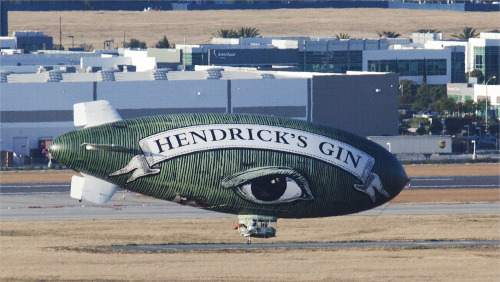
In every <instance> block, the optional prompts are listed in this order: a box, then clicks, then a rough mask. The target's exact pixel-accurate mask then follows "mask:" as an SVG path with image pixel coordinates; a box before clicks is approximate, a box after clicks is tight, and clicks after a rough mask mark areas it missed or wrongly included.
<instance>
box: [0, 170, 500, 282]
mask: <svg viewBox="0 0 500 282" xmlns="http://www.w3.org/2000/svg"><path fill="white" fill-rule="evenodd" d="M498 168H499V167H498V164H469V165H410V166H405V169H406V171H407V173H408V175H409V176H410V177H411V176H432V175H498ZM73 174H74V173H73V172H70V171H56V170H51V171H31V172H26V171H18V172H0V177H1V180H0V182H1V183H7V182H19V181H35V180H36V181H40V182H54V181H64V182H66V181H69V179H70V177H71V175H73ZM414 192H418V193H419V194H418V196H419V197H420V199H421V200H418V199H419V197H416V195H417V194H412V193H414ZM423 192H425V193H426V196H425V195H424V194H421V193H422V191H419V190H415V191H412V190H405V191H403V192H402V193H401V194H400V195H399V196H398V197H396V199H395V200H393V202H395V203H397V202H399V203H418V202H419V201H420V202H429V201H430V200H429V198H437V199H439V202H448V201H449V202H453V203H455V202H476V201H478V202H484V201H486V202H498V200H499V194H498V190H497V189H484V190H481V191H480V192H478V190H473V191H472V190H468V189H463V190H462V189H460V191H457V190H450V191H447V192H440V191H438V190H436V191H434V190H430V191H427V190H425V191H423ZM429 193H431V194H433V193H434V194H433V195H432V197H430V194H429ZM439 193H442V194H441V195H438V194H439ZM488 193H489V194H488ZM471 194H472V195H474V194H476V195H482V196H477V197H476V198H474V199H473V198H471V196H470V195H471ZM452 195H455V196H452ZM457 195H459V196H457ZM488 197H489V198H488ZM424 198H426V199H427V200H425V201H424V200H423V199H424ZM398 199H401V200H399V201H398ZM430 202H432V201H430ZM236 224H237V219H236V218H222V219H171V220H153V219H147V220H94V221H77V222H74V221H45V222H22V221H21V222H1V229H0V265H1V273H0V280H1V281H20V280H23V281H39V280H48V281H62V280H64V281H67V280H84V281H88V280H106V281H165V280H168V281H499V279H500V268H498V261H499V260H500V248H499V246H498V245H491V246H483V247H465V246H455V247H423V246H420V247H418V246H417V247H366V248H323V249H271V250H227V249H219V250H215V251H188V252H163V253H150V252H127V251H113V250H110V249H105V248H102V247H103V246H111V245H127V244H176V243H216V244H221V243H241V242H243V241H244V239H243V238H242V237H239V236H238V235H237V233H236V232H235V231H234V230H232V228H231V226H234V225H236ZM222 227H223V228H222ZM499 230H500V216H499V215H497V214H493V215H478V214H464V215H403V216H357V215H353V216H344V217H330V218H317V219H307V220H296V219H280V221H279V230H278V235H277V237H276V238H271V239H255V240H254V242H255V243H276V242H349V241H423V240H430V241H441V240H445V241H447V240H499V239H500V233H499Z"/></svg>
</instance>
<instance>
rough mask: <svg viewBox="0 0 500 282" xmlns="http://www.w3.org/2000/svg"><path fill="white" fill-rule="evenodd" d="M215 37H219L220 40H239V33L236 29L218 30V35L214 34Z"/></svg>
mask: <svg viewBox="0 0 500 282" xmlns="http://www.w3.org/2000/svg"><path fill="white" fill-rule="evenodd" d="M212 36H213V37H218V38H237V37H239V36H238V32H236V31H235V30H234V29H223V28H221V29H219V30H217V34H213V33H212Z"/></svg>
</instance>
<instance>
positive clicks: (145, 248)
mask: <svg viewBox="0 0 500 282" xmlns="http://www.w3.org/2000/svg"><path fill="white" fill-rule="evenodd" d="M490 245H500V241H499V240H486V241H471V240H466V241H412V242H395V241H392V242H340V243H337V242H335V243H273V244H179V245H166V244H165V245H122V246H110V247H103V248H104V249H113V250H124V251H138V252H179V251H200V250H204V251H206V250H242V249H280V248H284V249H290V248H293V249H314V248H363V247H406V248H410V247H413V248H432V247H444V246H447V247H449V246H461V247H470V246H490Z"/></svg>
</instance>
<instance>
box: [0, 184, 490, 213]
mask: <svg viewBox="0 0 500 282" xmlns="http://www.w3.org/2000/svg"><path fill="white" fill-rule="evenodd" d="M499 183H500V178H499V176H446V177H414V178H413V179H412V180H411V189H450V188H451V189H461V188H477V189H500V184H499ZM69 193H70V183H4V184H2V185H1V187H0V221H43V220H94V219H168V218H172V219H173V218H232V217H235V216H234V215H231V214H222V213H216V212H211V211H207V210H202V209H197V208H192V207H187V206H181V205H178V204H176V203H171V202H168V201H163V200H158V199H153V198H149V197H142V196H137V195H136V194H135V193H129V192H126V191H123V190H122V191H118V192H117V193H116V194H115V195H114V196H113V198H112V199H111V201H109V202H108V203H106V204H104V205H96V204H92V203H89V202H79V201H77V200H75V199H72V198H71V197H70V196H69ZM418 214H426V215H428V214H500V206H499V205H498V204H494V203H493V204H482V203H481V204H429V205H425V204H415V205H413V204H412V205H403V204H391V203H390V202H389V203H388V204H386V205H383V206H381V207H378V208H375V209H372V210H369V211H366V212H362V213H358V215H418Z"/></svg>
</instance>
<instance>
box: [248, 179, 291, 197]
mask: <svg viewBox="0 0 500 282" xmlns="http://www.w3.org/2000/svg"><path fill="white" fill-rule="evenodd" d="M282 178H283V179H282ZM285 191H286V179H284V177H276V176H262V177H259V178H257V179H254V180H253V181H252V194H253V195H254V197H255V198H256V199H258V200H261V201H276V200H278V199H279V198H280V197H281V196H283V194H285Z"/></svg>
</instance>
